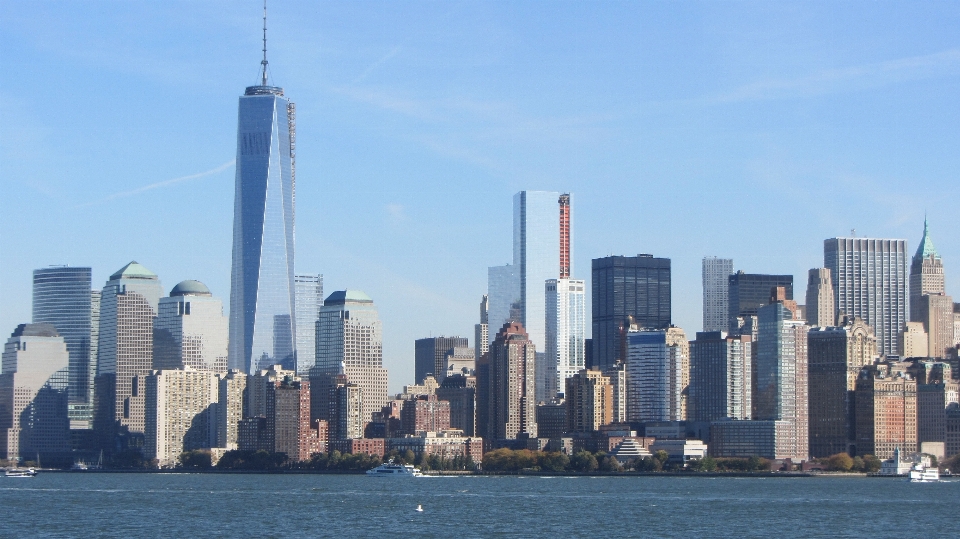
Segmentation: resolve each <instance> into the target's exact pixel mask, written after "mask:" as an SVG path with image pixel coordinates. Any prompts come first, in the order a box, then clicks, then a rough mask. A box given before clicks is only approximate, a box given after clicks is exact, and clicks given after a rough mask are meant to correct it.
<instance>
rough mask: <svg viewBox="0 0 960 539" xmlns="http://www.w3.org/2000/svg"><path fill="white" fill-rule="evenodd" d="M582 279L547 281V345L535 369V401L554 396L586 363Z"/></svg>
mask: <svg viewBox="0 0 960 539" xmlns="http://www.w3.org/2000/svg"><path fill="white" fill-rule="evenodd" d="M586 323H587V322H586V299H585V296H584V282H583V281H581V280H575V279H547V281H546V349H545V350H544V352H545V353H544V355H543V357H544V360H543V361H542V367H543V368H542V369H541V368H539V367H540V366H538V369H537V372H538V373H539V374H538V380H537V401H545V400H549V399H553V398H556V397H557V394H558V393H560V392H562V391H563V390H564V383H565V381H566V380H567V379H568V378H570V377H571V376H573V375H574V374H576V373H578V372H580V371H581V370H582V369H584V368H585V367H586V357H585V350H584V337H585V333H586Z"/></svg>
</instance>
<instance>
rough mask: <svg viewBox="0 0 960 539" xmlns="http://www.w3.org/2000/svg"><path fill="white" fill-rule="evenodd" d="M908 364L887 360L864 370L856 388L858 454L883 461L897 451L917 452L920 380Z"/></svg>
mask: <svg viewBox="0 0 960 539" xmlns="http://www.w3.org/2000/svg"><path fill="white" fill-rule="evenodd" d="M908 368H909V364H907V363H901V362H896V361H885V362H881V363H877V364H875V365H871V366H868V367H864V368H863V369H862V370H861V371H860V377H859V378H858V379H857V389H856V413H857V421H856V434H857V437H856V451H855V453H856V454H857V455H874V456H876V457H877V458H880V459H887V458H890V457H891V456H893V452H894V450H895V449H900V450H902V451H905V452H907V453H913V452H915V451H917V449H918V444H917V381H916V380H914V379H912V378H911V377H910V374H909V373H908V370H907V369H908Z"/></svg>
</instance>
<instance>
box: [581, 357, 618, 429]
mask: <svg viewBox="0 0 960 539" xmlns="http://www.w3.org/2000/svg"><path fill="white" fill-rule="evenodd" d="M588 350H589V348H588ZM603 375H604V376H606V377H607V379H608V380H610V390H611V392H612V400H611V401H610V414H611V415H610V422H611V423H626V422H627V364H626V363H624V362H622V361H618V362H616V363H614V364H613V366H611V367H610V368H609V369H607V370H605V371H603Z"/></svg>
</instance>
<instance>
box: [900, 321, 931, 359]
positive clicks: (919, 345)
mask: <svg viewBox="0 0 960 539" xmlns="http://www.w3.org/2000/svg"><path fill="white" fill-rule="evenodd" d="M928 345H929V341H928V339H927V332H926V330H925V329H923V322H907V323H906V324H904V326H903V331H902V332H901V333H900V349H899V352H900V356H901V357H928V354H927V346H928Z"/></svg>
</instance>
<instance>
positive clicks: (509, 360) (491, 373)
mask: <svg viewBox="0 0 960 539" xmlns="http://www.w3.org/2000/svg"><path fill="white" fill-rule="evenodd" d="M489 356H490V357H489V368H488V370H487V372H484V369H482V368H480V367H478V369H477V377H478V384H477V385H478V391H484V390H485V392H486V395H485V398H484V400H486V404H487V405H488V408H487V413H486V417H485V418H484V419H485V421H486V427H487V432H486V433H485V436H484V438H487V439H489V441H492V440H503V439H515V438H517V437H518V435H520V433H526V434H528V435H529V436H530V437H531V438H536V436H537V422H536V402H535V400H534V391H535V384H536V347H535V345H534V344H533V342H532V341H531V340H530V339H529V337H528V336H527V333H526V331H525V330H524V328H523V324H521V323H519V322H512V323H510V324H504V326H503V327H502V328H500V331H499V332H497V337H496V339H495V340H494V341H493V344H492V345H491V346H490V352H489ZM483 363H484V362H483V361H481V365H483ZM486 376H488V377H489V380H488V381H485V383H484V384H483V386H481V377H486ZM478 415H479V414H478Z"/></svg>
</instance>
